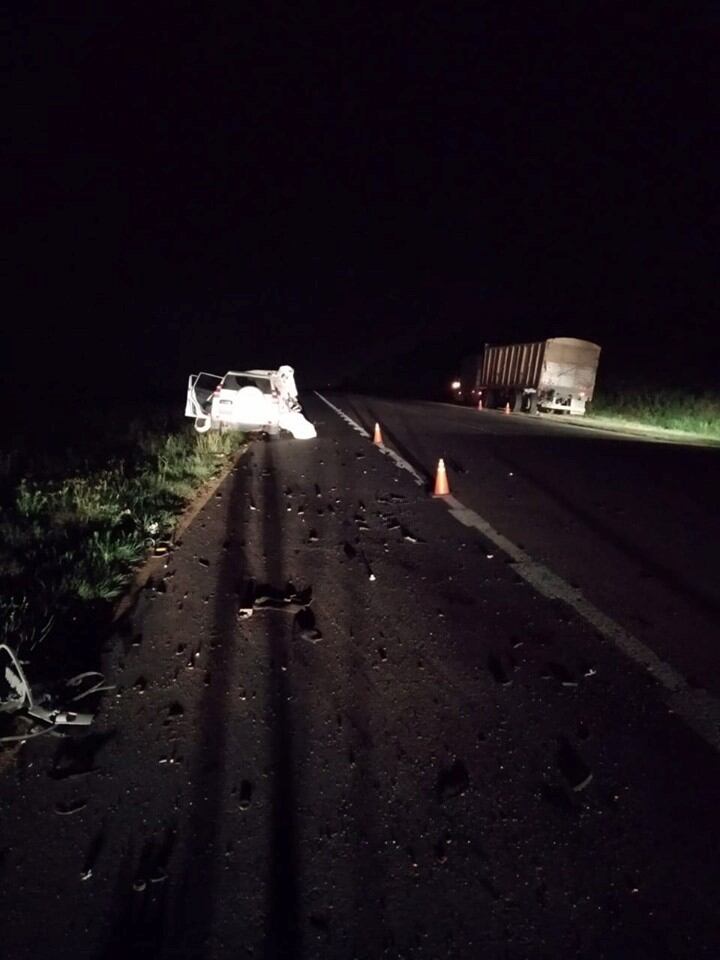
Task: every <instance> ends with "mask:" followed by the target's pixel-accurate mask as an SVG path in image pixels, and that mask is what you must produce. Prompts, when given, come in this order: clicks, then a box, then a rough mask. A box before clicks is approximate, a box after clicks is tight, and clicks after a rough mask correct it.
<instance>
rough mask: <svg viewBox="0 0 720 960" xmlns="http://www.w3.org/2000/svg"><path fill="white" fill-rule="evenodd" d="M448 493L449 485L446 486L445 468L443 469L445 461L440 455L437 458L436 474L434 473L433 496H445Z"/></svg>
mask: <svg viewBox="0 0 720 960" xmlns="http://www.w3.org/2000/svg"><path fill="white" fill-rule="evenodd" d="M449 493H450V487H449V486H448V478H447V470H446V469H445V461H444V460H443V459H442V457H441V458H440V459H439V460H438V465H437V474H436V475H435V491H434V496H436V497H445V496H447V495H448V494H449Z"/></svg>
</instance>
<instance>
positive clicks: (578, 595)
mask: <svg viewBox="0 0 720 960" xmlns="http://www.w3.org/2000/svg"><path fill="white" fill-rule="evenodd" d="M317 396H318V397H319V398H320V399H321V400H323V401H324V402H325V403H326V404H327V405H328V406H329V407H330V408H331V409H332V410H334V411H335V412H336V413H337V414H338V416H340V417H341V418H342V419H343V420H344V421H345V422H346V423H347V424H348V425H349V426H351V427H352V428H353V430H356V431H357V432H358V433H360V434H361V435H362V436H364V437H367V438H368V439H370V434H369V433H368V432H367V431H366V430H364V429H363V428H362V427H361V426H360V425H359V424H357V423H356V422H355V421H354V420H353V419H352V418H351V417H349V416H348V415H347V414H346V413H345V412H344V411H343V410H340V408H339V407H336V406H335V405H334V404H333V403H331V402H330V401H329V400H327V399H326V398H325V397H323V396H322V394H320V393H318V394H317ZM378 449H380V450H382V451H383V453H387V454H388V455H390V456H391V459H392V460H393V462H394V463H396V464H397V466H399V467H401V468H402V469H403V470H407V471H408V473H410V474H411V475H412V476H413V477H414V478H415V480H416V482H419V483H421V484H423V485H424V482H425V481H424V480H423V479H422V478H421V477H420V475H419V474H418V473H417V471H416V470H415V469H414V468H413V467H412V466H411V465H410V464H409V463H408V462H407V461H406V460H403V458H402V457H400V456H398V455H397V454H395V453H394V451H389V450H388V448H387V447H384V446H383V447H379V448H378ZM442 500H444V502H445V504H446V505H447V507H448V509H449V511H450V515H451V516H452V517H454V518H455V519H456V520H457V521H458V522H459V523H461V524H462V525H463V526H464V527H469V528H472V529H475V530H477V531H478V532H479V533H480V534H482V536H483V537H485V538H486V539H487V540H490V541H491V542H492V543H493V544H495V546H496V547H497V548H498V549H499V550H502V552H503V553H505V554H506V555H507V556H508V557H510V559H511V560H512V563H513V568H514V570H515V571H516V572H517V574H518V575H519V576H521V577H522V578H523V580H525V581H526V582H527V583H529V584H530V586H531V587H533V589H534V590H536V592H537V593H539V594H541V595H542V596H544V597H548V598H549V599H553V600H561V601H562V602H563V603H565V604H566V605H567V606H569V607H571V608H572V609H573V610H574V611H575V612H576V613H577V614H579V616H581V617H582V618H583V620H585V621H586V622H587V623H589V624H590V625H591V626H592V627H593V628H594V629H595V630H597V632H598V633H599V634H600V635H601V636H603V637H604V638H605V639H606V640H609V641H610V642H611V643H613V644H615V646H616V647H617V648H618V650H620V651H621V652H622V653H624V654H625V656H626V657H628V658H629V659H630V660H632V661H633V662H634V663H636V664H638V665H639V666H641V667H643V669H644V670H645V671H646V672H647V673H649V674H650V676H651V677H652V678H653V679H654V680H655V681H656V682H657V683H658V684H660V686H662V687H663V688H664V689H665V690H666V691H667V692H668V693H669V696H668V697H667V698H666V703H667V705H668V707H669V709H670V710H671V712H673V713H675V714H676V715H677V716H678V717H680V718H682V720H684V721H685V723H686V724H687V725H688V726H689V727H690V728H691V729H692V730H694V731H695V733H697V734H698V735H699V736H700V737H702V738H703V740H705V742H706V743H708V744H709V745H710V746H711V747H713V748H714V749H715V750H717V751H718V752H720V701H718V700H717V699H716V698H715V697H713V696H712V695H711V694H709V693H708V692H707V690H702V689H699V688H696V687H693V686H691V685H690V684H689V683H688V681H687V680H686V679H685V677H683V675H682V674H681V673H679V672H678V671H677V670H676V669H675V668H674V667H673V666H671V665H670V664H669V663H666V662H665V661H664V660H662V659H661V658H660V657H658V655H657V654H656V653H655V652H654V651H653V650H651V649H650V647H648V646H647V644H645V643H643V642H642V640H639V639H638V638H637V637H636V636H634V635H633V634H632V633H630V632H629V631H628V630H626V629H625V628H624V627H622V626H621V625H620V624H619V623H618V622H617V621H616V620H613V619H612V617H608V616H607V615H606V614H604V613H603V612H602V610H599V609H598V608H597V607H596V606H595V605H594V604H592V603H590V601H589V600H587V598H586V597H584V596H583V594H582V592H581V591H580V590H578V589H576V588H575V587H571V586H570V584H569V583H567V581H565V580H563V579H562V577H560V576H558V575H557V574H555V573H553V572H552V570H550V569H549V568H548V567H546V566H544V564H542V563H538V561H537V560H534V559H533V558H532V557H531V556H530V555H529V554H528V553H526V552H525V551H524V550H522V549H521V548H520V547H518V546H517V545H516V544H515V543H513V542H512V540H509V539H508V538H507V537H506V536H504V534H502V533H500V531H498V530H496V529H495V527H493V526H492V524H491V523H489V522H488V521H487V520H485V519H484V517H481V516H480V514H478V513H476V512H475V511H474V510H471V509H470V508H469V507H466V506H465V505H464V504H462V503H461V502H460V501H459V500H457V499H456V498H455V497H453V496H446V497H442Z"/></svg>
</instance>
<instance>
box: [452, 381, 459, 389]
mask: <svg viewBox="0 0 720 960" xmlns="http://www.w3.org/2000/svg"><path fill="white" fill-rule="evenodd" d="M450 387H451V389H452V390H459V389H460V387H461V383H460V381H459V380H453V382H452V383H451V384H450Z"/></svg>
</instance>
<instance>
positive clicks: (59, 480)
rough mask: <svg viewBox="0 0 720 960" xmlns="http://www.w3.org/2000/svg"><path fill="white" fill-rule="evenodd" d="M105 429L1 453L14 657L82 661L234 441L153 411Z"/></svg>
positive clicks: (5, 605) (2, 528)
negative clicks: (59, 443)
mask: <svg viewBox="0 0 720 960" xmlns="http://www.w3.org/2000/svg"><path fill="white" fill-rule="evenodd" d="M107 434H108V427H107V423H106V424H105V431H104V433H103V432H102V431H100V430H99V431H98V433H97V434H96V435H94V436H93V434H92V431H90V432H88V430H87V429H85V430H83V431H82V441H81V443H79V445H78V447H77V448H76V449H68V448H67V447H64V448H63V449H61V450H58V449H55V450H54V451H53V450H52V443H51V438H48V439H49V443H48V447H49V450H44V449H42V446H41V445H38V446H37V447H36V448H35V449H34V450H30V451H29V450H27V449H20V448H18V449H15V450H5V451H2V452H0V496H1V497H2V499H1V500H0V642H5V643H8V644H9V645H10V646H12V647H13V648H14V649H15V650H16V651H18V653H19V655H20V656H21V657H23V658H28V659H33V660H35V659H36V658H41V659H42V660H43V661H45V663H46V665H47V663H48V661H51V660H52V659H57V658H58V657H62V658H63V659H65V658H67V659H68V661H70V662H72V661H77V662H81V661H84V659H85V657H86V655H87V653H88V649H89V646H90V647H92V646H93V644H94V646H95V647H96V648H99V642H98V640H97V639H96V635H97V634H98V633H99V627H101V625H102V624H103V623H107V620H108V619H109V616H110V614H111V612H112V608H113V603H114V601H115V600H116V599H117V598H118V597H119V595H120V594H121V593H122V592H123V591H124V590H125V588H126V587H127V586H128V584H129V582H130V581H131V579H132V577H133V572H134V568H135V567H137V565H138V564H139V563H141V562H142V561H143V559H144V558H145V557H147V556H148V555H151V554H152V553H153V552H155V551H156V550H161V549H163V547H162V544H163V541H165V540H167V538H168V537H169V536H170V535H171V533H172V530H173V526H174V524H175V521H176V518H177V516H178V514H179V513H180V512H181V511H182V510H183V508H184V507H185V505H186V504H187V503H188V501H190V500H191V499H192V497H193V495H194V494H195V493H196V491H197V490H198V488H199V487H200V486H201V485H202V484H203V483H204V482H205V481H207V480H208V479H209V478H210V477H211V476H213V475H214V474H216V473H217V471H218V470H219V469H220V467H221V465H222V463H223V461H224V460H225V459H226V458H227V457H228V456H229V455H231V454H232V453H233V452H234V451H235V450H237V449H238V447H239V446H240V444H241V443H242V441H243V437H242V435H240V434H237V433H226V434H218V433H212V434H205V435H202V436H200V435H198V434H196V433H195V432H194V431H193V430H192V427H190V426H189V425H187V426H186V425H184V424H183V425H182V426H178V425H177V424H175V423H172V421H170V420H169V418H166V417H165V418H164V417H162V416H156V417H154V418H153V419H151V420H149V421H148V420H147V419H145V420H143V419H140V420H135V421H134V422H132V423H130V424H128V426H127V427H126V428H125V429H124V430H122V431H115V434H114V435H112V433H111V435H107ZM93 655H94V657H97V656H98V655H99V649H96V650H94V651H93ZM56 666H57V665H56ZM90 666H92V664H89V665H88V666H87V668H88V669H89V668H90Z"/></svg>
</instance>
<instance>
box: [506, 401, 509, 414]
mask: <svg viewBox="0 0 720 960" xmlns="http://www.w3.org/2000/svg"><path fill="white" fill-rule="evenodd" d="M505 413H510V404H509V403H506V404H505Z"/></svg>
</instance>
